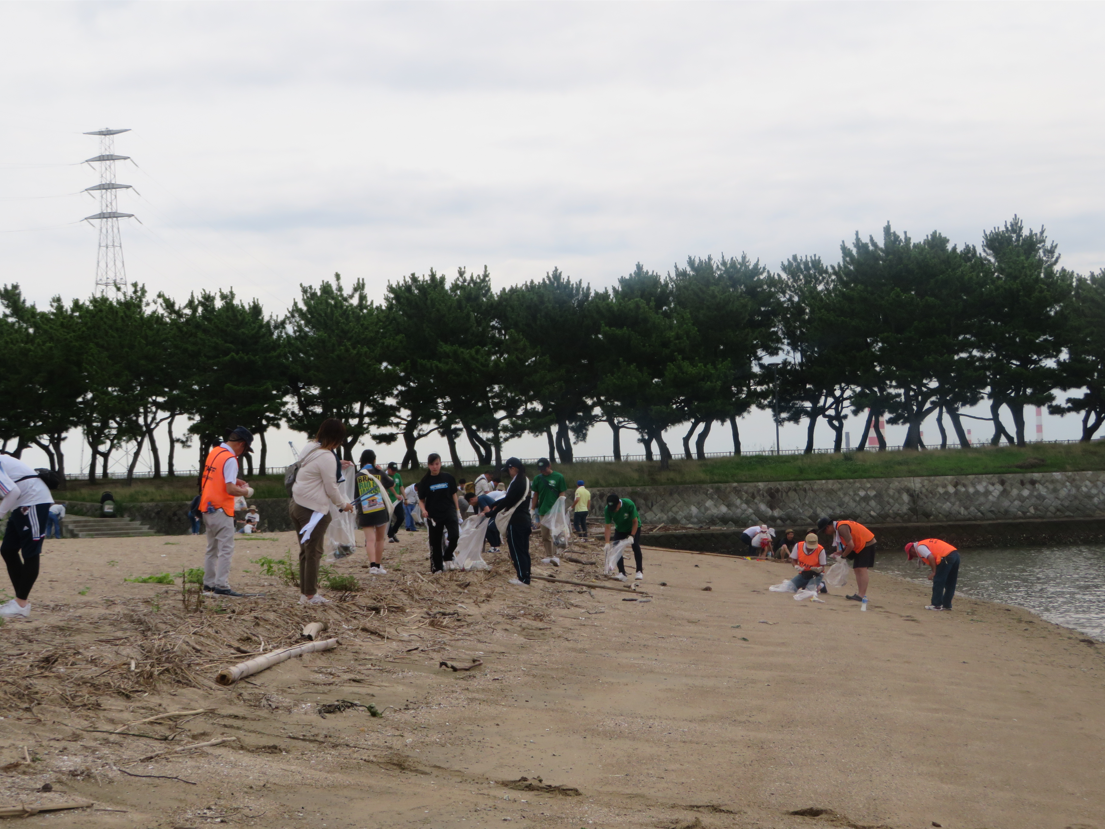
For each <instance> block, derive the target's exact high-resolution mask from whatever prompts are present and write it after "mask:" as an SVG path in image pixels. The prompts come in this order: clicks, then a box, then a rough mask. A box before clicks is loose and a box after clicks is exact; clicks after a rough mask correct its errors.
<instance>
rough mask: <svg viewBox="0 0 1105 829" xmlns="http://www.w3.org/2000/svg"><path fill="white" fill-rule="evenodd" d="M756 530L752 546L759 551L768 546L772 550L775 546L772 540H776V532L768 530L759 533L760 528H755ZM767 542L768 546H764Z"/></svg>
mask: <svg viewBox="0 0 1105 829" xmlns="http://www.w3.org/2000/svg"><path fill="white" fill-rule="evenodd" d="M754 529H755V530H756V534H755V535H753V536H752V546H753V547H754V548H756V549H759V548H760V547H763V546H766V547H767V548H768V549H771V548H772V547H774V546H775V545H774V544H772V543H771V540H772V539H773V538H775V530H768V531H767V532H765V533H762V532H760V531H759V529H760V528H759V527H755V528H754ZM765 540H766V541H767V544H766V545H765V544H764V541H765Z"/></svg>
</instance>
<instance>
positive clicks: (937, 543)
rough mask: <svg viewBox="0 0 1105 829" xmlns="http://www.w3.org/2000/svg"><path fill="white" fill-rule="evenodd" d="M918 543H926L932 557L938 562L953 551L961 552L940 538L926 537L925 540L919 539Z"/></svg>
mask: <svg viewBox="0 0 1105 829" xmlns="http://www.w3.org/2000/svg"><path fill="white" fill-rule="evenodd" d="M917 543H918V544H924V545H925V546H926V547H928V548H929V552H930V553H932V557H933V559H935V560H936V563H937V564H939V563H940V562H941V561H943V560H944V559H945V558H947V557H948V556H950V555H951V554H952V553H956V552H959V551H958V550H956V549H955V547H953V546H952V545H951V544H949V543H948V542H947V541H941V540H940V539H939V538H926V539H925V540H924V541H918V542H917Z"/></svg>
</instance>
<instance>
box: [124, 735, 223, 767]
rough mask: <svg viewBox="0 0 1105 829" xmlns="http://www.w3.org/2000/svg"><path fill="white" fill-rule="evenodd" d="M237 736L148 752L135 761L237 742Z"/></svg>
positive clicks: (144, 760)
mask: <svg viewBox="0 0 1105 829" xmlns="http://www.w3.org/2000/svg"><path fill="white" fill-rule="evenodd" d="M237 740H238V738H237V737H219V738H217V739H215V740H208V741H207V742H206V743H194V744H192V745H190V746H181V747H180V748H174V749H173V750H172V751H159V752H158V753H157V754H150V755H147V756H146V757H142V758H141V759H138V760H135V761H134V762H136V763H145V762H146V761H147V760H153V759H155V758H157V757H165V756H167V755H170V754H180V753H181V752H182V751H193V750H195V749H197V748H211V747H212V746H221V745H222V744H223V743H233V742H237Z"/></svg>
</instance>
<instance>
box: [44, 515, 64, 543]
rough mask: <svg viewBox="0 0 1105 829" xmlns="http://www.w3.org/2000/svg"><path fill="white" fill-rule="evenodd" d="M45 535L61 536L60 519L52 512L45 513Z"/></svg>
mask: <svg viewBox="0 0 1105 829" xmlns="http://www.w3.org/2000/svg"><path fill="white" fill-rule="evenodd" d="M46 537H47V538H61V519H60V518H58V517H57V516H56V515H54V513H52V512H47V513H46Z"/></svg>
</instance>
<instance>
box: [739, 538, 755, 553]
mask: <svg viewBox="0 0 1105 829" xmlns="http://www.w3.org/2000/svg"><path fill="white" fill-rule="evenodd" d="M753 538H754V536H751V535H749V534H748V533H741V542H743V544H744V545H745V546H746V547H747V548H748V555H750V556H754V555H756V551H755V550H753V549H752V539H753Z"/></svg>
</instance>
